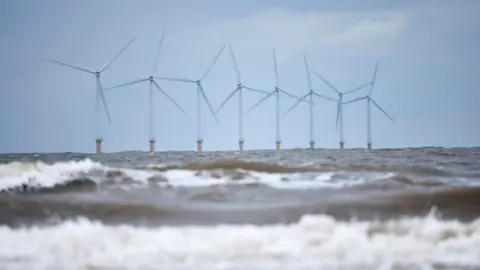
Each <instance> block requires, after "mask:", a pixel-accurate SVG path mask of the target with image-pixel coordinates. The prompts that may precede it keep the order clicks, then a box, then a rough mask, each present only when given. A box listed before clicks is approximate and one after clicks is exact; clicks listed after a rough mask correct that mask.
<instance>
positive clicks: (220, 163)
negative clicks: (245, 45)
mask: <svg viewBox="0 0 480 270" xmlns="http://www.w3.org/2000/svg"><path fill="white" fill-rule="evenodd" d="M450 174H452V173H451V172H448V171H445V170H443V169H441V168H433V167H420V166H403V167H401V166H396V165H395V166H384V165H381V166H365V165H354V164H351V165H338V164H317V165H305V166H287V165H281V164H271V163H264V162H252V161H245V160H240V159H219V160H216V161H212V162H208V163H189V164H183V165H163V166H162V165H153V166H148V167H145V168H136V169H132V168H128V169H127V168H115V167H110V166H106V165H103V164H101V163H98V162H94V161H92V160H90V159H84V160H81V161H70V162H57V163H53V164H47V163H44V162H41V161H37V162H12V163H7V164H0V191H23V192H25V191H29V192H32V191H39V190H43V191H45V190H47V189H48V190H50V191H60V192H62V191H73V190H75V189H78V190H91V189H94V188H96V187H97V186H119V185H129V186H131V187H135V186H141V185H145V184H148V185H152V184H153V185H154V186H156V187H176V186H185V187H204V186H212V185H222V184H223V185H224V184H259V185H266V186H269V187H273V188H280V189H318V188H343V187H349V186H362V185H368V184H371V183H383V184H384V185H385V184H396V185H397V186H398V185H412V186H442V185H445V184H446V183H445V181H443V180H442V179H445V178H446V177H445V176H446V175H450ZM426 175H427V176H426ZM462 179H463V178H462V177H461V176H460V177H457V178H455V179H451V178H449V179H448V182H449V184H455V183H456V184H458V185H467V183H466V181H462Z"/></svg>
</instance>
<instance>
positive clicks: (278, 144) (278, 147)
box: [275, 141, 282, 150]
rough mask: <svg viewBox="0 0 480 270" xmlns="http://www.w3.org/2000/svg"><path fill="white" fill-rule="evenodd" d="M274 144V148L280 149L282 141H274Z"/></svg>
mask: <svg viewBox="0 0 480 270" xmlns="http://www.w3.org/2000/svg"><path fill="white" fill-rule="evenodd" d="M275 145H276V147H275V148H276V149H277V150H280V148H281V146H282V141H276V142H275Z"/></svg>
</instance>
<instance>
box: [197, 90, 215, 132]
mask: <svg viewBox="0 0 480 270" xmlns="http://www.w3.org/2000/svg"><path fill="white" fill-rule="evenodd" d="M198 86H199V87H200V93H201V94H202V96H203V99H204V100H205V103H207V106H208V109H209V110H210V112H211V113H212V116H213V118H214V119H215V121H216V122H217V124H220V122H219V121H218V118H217V116H216V115H215V111H214V110H213V107H212V104H210V101H208V98H207V95H206V94H205V91H204V90H203V86H202V85H201V84H199V85H198Z"/></svg>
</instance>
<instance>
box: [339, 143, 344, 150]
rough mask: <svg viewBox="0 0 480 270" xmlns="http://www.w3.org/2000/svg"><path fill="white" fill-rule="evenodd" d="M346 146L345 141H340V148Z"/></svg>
mask: <svg viewBox="0 0 480 270" xmlns="http://www.w3.org/2000/svg"><path fill="white" fill-rule="evenodd" d="M344 148H345V142H340V149H341V150H343V149H344Z"/></svg>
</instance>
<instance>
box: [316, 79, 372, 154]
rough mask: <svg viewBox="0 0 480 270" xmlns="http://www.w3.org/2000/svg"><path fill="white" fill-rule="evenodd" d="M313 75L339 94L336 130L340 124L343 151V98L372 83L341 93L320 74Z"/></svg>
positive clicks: (340, 143)
mask: <svg viewBox="0 0 480 270" xmlns="http://www.w3.org/2000/svg"><path fill="white" fill-rule="evenodd" d="M313 73H314V74H315V75H316V76H317V77H318V78H320V79H321V80H322V81H323V82H324V83H325V84H327V85H328V86H329V87H330V88H332V89H333V90H334V91H335V92H336V93H337V94H338V100H337V122H336V128H337V129H338V126H339V124H340V142H339V145H340V149H343V148H344V146H345V140H344V137H343V96H345V95H348V94H351V93H353V92H355V91H358V90H360V89H362V88H363V87H365V86H367V85H369V84H370V82H368V83H365V84H362V85H360V86H358V87H355V88H354V89H352V90H349V91H346V92H340V91H339V90H338V89H337V88H336V87H335V86H333V85H332V84H331V83H329V82H328V81H327V80H326V79H324V78H323V77H322V76H320V75H319V74H318V73H316V72H315V71H313Z"/></svg>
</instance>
